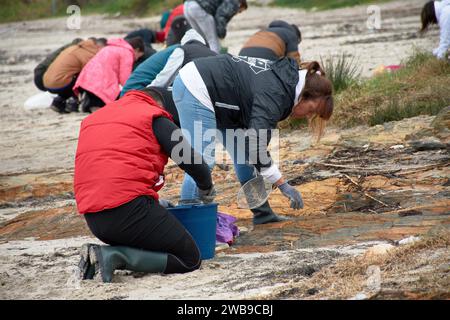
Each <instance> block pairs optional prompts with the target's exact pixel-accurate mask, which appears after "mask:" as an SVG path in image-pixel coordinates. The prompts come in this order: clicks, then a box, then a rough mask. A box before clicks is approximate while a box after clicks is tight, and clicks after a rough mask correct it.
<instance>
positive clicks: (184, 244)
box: [84, 196, 201, 273]
mask: <svg viewBox="0 0 450 320" xmlns="http://www.w3.org/2000/svg"><path fill="white" fill-rule="evenodd" d="M84 217H85V219H86V222H87V224H88V226H89V229H91V231H92V233H93V234H94V235H95V236H96V237H97V238H98V239H100V240H101V241H103V242H105V243H107V244H109V245H112V246H128V247H134V248H137V249H142V250H148V251H158V252H165V253H168V254H169V255H168V259H167V267H166V270H165V273H184V272H189V271H193V270H195V269H198V268H199V267H200V264H201V259H200V251H199V249H198V247H197V245H196V243H195V241H194V240H193V239H192V237H191V235H190V234H189V233H188V232H187V231H186V229H185V228H184V227H183V225H182V224H181V223H180V222H179V221H178V220H177V219H176V218H175V217H174V216H173V215H172V214H171V213H170V212H168V211H167V210H166V209H165V208H164V207H162V206H160V205H159V203H158V201H156V200H154V199H153V198H151V197H148V196H141V197H138V198H136V199H134V200H132V201H130V202H128V203H126V204H123V205H121V206H119V207H117V208H114V209H108V210H104V211H101V212H96V213H88V214H85V215H84Z"/></svg>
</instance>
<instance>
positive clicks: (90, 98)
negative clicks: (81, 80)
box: [79, 88, 105, 111]
mask: <svg viewBox="0 0 450 320" xmlns="http://www.w3.org/2000/svg"><path fill="white" fill-rule="evenodd" d="M79 90H80V92H86V95H87V102H86V103H85V104H84V105H83V108H84V109H86V111H87V110H90V109H91V107H98V108H102V107H104V106H105V102H103V100H102V99H100V98H99V97H97V96H96V95H95V94H93V93H92V92H90V91H87V90H85V89H83V88H80V89H79Z"/></svg>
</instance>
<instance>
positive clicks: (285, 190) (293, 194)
mask: <svg viewBox="0 0 450 320" xmlns="http://www.w3.org/2000/svg"><path fill="white" fill-rule="evenodd" d="M278 189H280V191H281V193H282V194H283V195H284V196H285V197H287V198H289V199H290V200H291V208H292V209H295V210H300V209H303V199H302V195H301V194H300V192H298V191H297V189H295V188H294V187H293V186H291V185H290V184H289V183H287V182H285V183H283V184H282V185H279V186H278Z"/></svg>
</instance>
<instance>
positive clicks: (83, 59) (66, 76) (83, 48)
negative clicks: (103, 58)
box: [43, 40, 99, 88]
mask: <svg viewBox="0 0 450 320" xmlns="http://www.w3.org/2000/svg"><path fill="white" fill-rule="evenodd" d="M98 51H99V47H98V46H97V45H96V43H95V41H94V40H86V41H82V42H80V43H78V44H76V45H73V46H70V47H68V48H67V49H65V50H63V51H62V52H61V53H60V54H59V55H58V57H57V58H56V59H55V60H54V61H53V63H52V64H51V65H50V66H49V67H48V69H47V71H46V72H45V74H44V78H43V82H44V86H45V87H46V88H61V87H64V86H66V85H68V84H70V82H71V81H72V78H73V77H74V76H75V75H77V74H79V73H80V72H81V70H82V69H83V67H84V66H85V65H86V64H87V63H88V62H89V61H90V60H91V59H92V58H93V57H94V56H95V55H96V54H97V52H98Z"/></svg>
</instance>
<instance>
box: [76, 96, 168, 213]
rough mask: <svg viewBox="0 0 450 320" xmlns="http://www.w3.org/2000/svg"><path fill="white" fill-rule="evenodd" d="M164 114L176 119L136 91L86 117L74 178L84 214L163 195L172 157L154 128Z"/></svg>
mask: <svg viewBox="0 0 450 320" xmlns="http://www.w3.org/2000/svg"><path fill="white" fill-rule="evenodd" d="M160 116H163V117H167V118H169V119H171V120H172V116H171V115H170V114H169V113H168V112H166V111H165V110H164V109H162V108H161V107H160V106H158V104H157V103H156V102H155V100H153V99H152V98H151V97H149V96H148V95H146V94H145V93H143V92H140V91H136V90H132V91H129V92H128V93H127V94H126V95H125V96H123V97H122V98H121V99H120V100H118V101H114V102H112V103H109V104H107V105H106V106H105V107H103V108H101V109H100V110H98V111H96V112H95V113H93V114H91V115H90V116H88V117H87V118H86V119H84V120H83V122H82V123H81V129H80V137H79V140H78V147H77V152H76V156H75V177H74V189H75V199H76V202H77V206H78V212H79V213H81V214H84V213H88V212H99V211H103V210H106V209H111V208H116V207H118V206H120V205H122V204H124V203H127V202H129V201H131V200H133V199H135V198H136V197H138V196H141V195H148V196H151V197H153V198H155V199H158V193H157V192H158V191H159V189H161V188H162V186H163V184H164V177H163V172H164V166H165V165H166V164H167V160H168V157H167V155H165V154H164V152H163V151H162V149H161V147H160V145H159V143H158V141H157V139H156V137H155V135H154V134H153V130H152V123H153V119H154V118H155V117H160Z"/></svg>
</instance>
